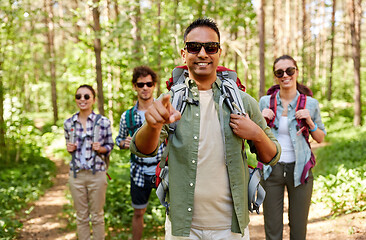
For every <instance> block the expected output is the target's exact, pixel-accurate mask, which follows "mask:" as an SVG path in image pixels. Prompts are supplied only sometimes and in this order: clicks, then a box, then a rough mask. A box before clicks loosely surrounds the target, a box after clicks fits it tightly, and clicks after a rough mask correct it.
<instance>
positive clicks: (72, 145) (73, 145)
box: [66, 143, 77, 153]
mask: <svg viewBox="0 0 366 240" xmlns="http://www.w3.org/2000/svg"><path fill="white" fill-rule="evenodd" d="M76 147H77V146H76V143H67V144H66V149H67V151H68V152H69V153H72V152H74V151H75V150H76Z"/></svg>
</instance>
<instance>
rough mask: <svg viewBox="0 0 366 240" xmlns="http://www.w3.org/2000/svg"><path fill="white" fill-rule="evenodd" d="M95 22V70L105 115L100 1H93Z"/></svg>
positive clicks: (99, 97) (100, 110)
mask: <svg viewBox="0 0 366 240" xmlns="http://www.w3.org/2000/svg"><path fill="white" fill-rule="evenodd" d="M93 3H94V4H93V21H94V34H95V36H94V53H95V70H96V73H97V89H98V110H99V113H100V114H102V115H104V95H103V78H102V43H101V39H100V30H101V28H100V19H99V18H100V12H99V0H93Z"/></svg>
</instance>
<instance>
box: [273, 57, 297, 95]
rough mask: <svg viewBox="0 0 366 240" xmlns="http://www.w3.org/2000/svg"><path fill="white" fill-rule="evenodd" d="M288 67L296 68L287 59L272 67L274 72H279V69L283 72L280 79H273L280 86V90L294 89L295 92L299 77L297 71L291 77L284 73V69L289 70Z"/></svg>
mask: <svg viewBox="0 0 366 240" xmlns="http://www.w3.org/2000/svg"><path fill="white" fill-rule="evenodd" d="M290 67H294V68H296V66H295V64H294V63H293V62H292V61H291V60H289V59H282V60H279V61H278V62H277V63H276V64H275V66H274V70H275V71H277V70H280V69H281V70H283V71H284V73H283V76H282V77H280V78H279V77H275V78H276V81H277V82H278V84H279V85H280V88H281V89H295V90H296V80H297V77H298V75H299V71H298V70H297V69H296V70H295V73H294V74H293V75H292V76H289V75H287V73H286V69H287V68H290Z"/></svg>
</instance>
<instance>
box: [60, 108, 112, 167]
mask: <svg viewBox="0 0 366 240" xmlns="http://www.w3.org/2000/svg"><path fill="white" fill-rule="evenodd" d="M96 117H97V115H96V114H95V113H94V112H92V113H91V114H90V115H89V116H88V119H87V121H86V134H85V137H84V138H83V137H82V135H83V131H84V129H83V125H82V124H81V122H80V121H79V113H76V114H74V115H73V116H72V117H71V118H69V119H67V120H66V121H65V122H64V130H65V139H66V142H67V143H68V142H70V141H71V140H72V138H73V143H76V144H77V148H76V153H75V163H76V171H77V172H78V171H80V170H91V169H92V168H93V157H94V155H95V152H94V151H93V150H92V143H93V142H99V143H100V145H101V146H103V147H105V148H106V149H107V153H106V155H107V154H109V153H110V151H111V150H112V149H113V146H114V143H113V138H112V130H111V122H110V121H109V119H108V118H106V117H103V116H102V117H101V118H100V120H99V125H100V132H99V138H98V136H94V137H93V138H94V139H92V136H93V126H94V120H95V118H96ZM95 135H98V134H95ZM96 138H98V139H96ZM84 141H86V151H85V161H86V165H82V164H81V161H80V156H81V151H82V145H83V142H84ZM72 167H73V166H72V162H70V169H72ZM95 170H96V171H105V170H106V165H105V163H104V161H103V160H102V159H101V158H100V157H99V156H96V159H95Z"/></svg>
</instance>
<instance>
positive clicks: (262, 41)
mask: <svg viewBox="0 0 366 240" xmlns="http://www.w3.org/2000/svg"><path fill="white" fill-rule="evenodd" d="M264 6H265V0H261V3H260V7H259V19H258V26H259V97H262V96H263V95H264V94H265V87H266V80H265V59H264V52H265V46H264V44H265V39H264V34H265V28H264V26H265V24H264V23H265V15H264V14H265V13H264Z"/></svg>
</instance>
